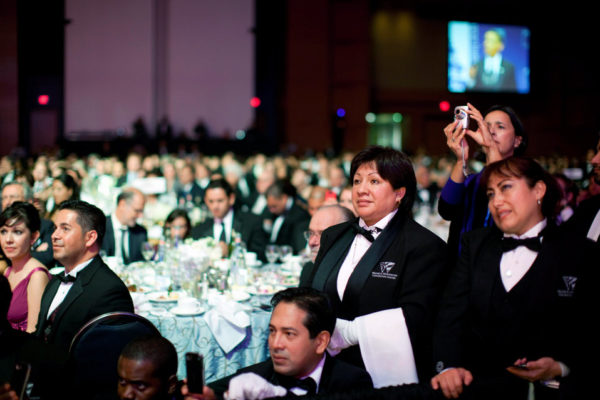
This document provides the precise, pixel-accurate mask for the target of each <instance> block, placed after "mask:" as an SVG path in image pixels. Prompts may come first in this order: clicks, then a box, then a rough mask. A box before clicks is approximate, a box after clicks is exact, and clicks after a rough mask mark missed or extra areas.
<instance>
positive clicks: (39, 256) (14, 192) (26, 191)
mask: <svg viewBox="0 0 600 400" xmlns="http://www.w3.org/2000/svg"><path fill="white" fill-rule="evenodd" d="M15 201H25V202H27V203H31V204H33V191H32V190H31V187H29V185H28V184H27V183H23V182H14V181H13V182H9V183H6V184H4V185H3V186H2V209H3V210H4V209H6V208H7V207H9V206H10V205H11V204H12V203H14V202H15ZM53 231H54V224H53V223H52V221H50V220H48V219H46V218H42V219H41V226H40V236H39V237H38V239H37V240H36V241H35V243H34V244H33V246H32V248H33V251H32V252H31V255H32V256H33V257H34V258H35V259H36V260H38V261H39V262H41V263H42V264H44V265H45V266H46V267H48V268H52V267H54V256H53V255H52V239H51V236H52V232H53Z"/></svg>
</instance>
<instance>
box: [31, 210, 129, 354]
mask: <svg viewBox="0 0 600 400" xmlns="http://www.w3.org/2000/svg"><path fill="white" fill-rule="evenodd" d="M54 224H55V226H56V229H55V231H54V233H53V234H52V248H53V250H54V257H55V258H56V260H57V261H58V262H60V263H61V264H62V265H63V266H64V267H65V273H64V274H60V275H57V276H55V278H54V279H52V280H51V281H50V283H48V285H47V286H46V289H45V290H44V294H43V295H42V302H41V306H40V314H39V318H38V323H37V329H36V335H37V336H39V337H42V338H43V339H44V340H45V341H46V342H47V343H54V344H56V345H57V346H59V347H62V348H64V349H68V348H69V346H70V344H71V341H72V339H73V337H74V336H75V334H76V333H77V332H78V331H79V329H80V328H81V327H82V326H83V325H85V324H86V323H87V322H88V321H89V320H91V319H92V318H94V317H97V316H99V315H102V314H104V313H107V312H113V311H127V312H133V303H132V301H131V296H130V295H129V292H128V291H127V288H126V287H125V284H124V283H123V281H122V280H121V279H120V278H119V277H118V276H117V275H115V273H114V272H112V271H111V270H110V269H109V268H108V266H107V265H106V264H105V263H104V262H103V261H102V259H101V258H100V257H99V256H98V252H99V251H100V243H101V242H102V238H103V236H104V227H105V225H106V217H105V216H104V213H103V212H102V210H100V209H99V208H98V207H96V206H94V205H92V204H89V203H86V202H84V201H80V200H70V201H66V202H63V203H61V204H60V205H59V207H58V210H57V212H56V214H55V216H54Z"/></svg>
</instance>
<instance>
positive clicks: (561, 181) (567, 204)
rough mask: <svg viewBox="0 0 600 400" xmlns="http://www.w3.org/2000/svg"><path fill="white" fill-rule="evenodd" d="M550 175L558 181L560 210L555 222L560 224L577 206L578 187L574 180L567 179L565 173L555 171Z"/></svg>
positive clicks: (570, 215) (567, 218)
mask: <svg viewBox="0 0 600 400" xmlns="http://www.w3.org/2000/svg"><path fill="white" fill-rule="evenodd" d="M552 177H553V178H554V179H555V180H556V183H558V186H559V187H560V191H561V199H560V204H559V207H560V210H559V213H558V215H557V216H556V223H557V224H558V225H560V224H562V223H564V222H567V221H568V220H569V218H571V217H572V216H573V213H574V212H575V208H576V207H577V193H578V192H579V189H578V188H577V185H576V184H575V182H573V181H572V180H571V179H569V178H568V177H567V176H566V175H565V174H562V173H555V174H553V175H552Z"/></svg>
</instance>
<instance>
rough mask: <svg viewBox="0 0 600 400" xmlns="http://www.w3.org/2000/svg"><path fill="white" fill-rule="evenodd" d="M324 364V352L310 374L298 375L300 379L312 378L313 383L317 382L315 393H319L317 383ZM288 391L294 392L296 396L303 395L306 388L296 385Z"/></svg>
mask: <svg viewBox="0 0 600 400" xmlns="http://www.w3.org/2000/svg"><path fill="white" fill-rule="evenodd" d="M324 365H325V354H323V357H322V358H321V361H319V363H318V364H317V366H316V367H315V369H313V370H312V372H311V373H310V374H308V375H304V376H302V377H300V379H306V378H312V380H314V381H315V383H316V384H317V388H316V393H319V384H320V383H321V375H322V374H323V366H324ZM290 391H291V392H292V393H294V394H295V395H296V396H304V395H305V394H306V393H307V391H306V390H304V389H302V388H297V387H293V388H290Z"/></svg>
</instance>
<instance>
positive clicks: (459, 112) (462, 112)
mask: <svg viewBox="0 0 600 400" xmlns="http://www.w3.org/2000/svg"><path fill="white" fill-rule="evenodd" d="M468 109H469V107H468V106H457V107H455V108H454V120H455V121H456V120H459V121H460V124H461V126H462V127H463V129H467V128H468V127H469V114H467V110H468Z"/></svg>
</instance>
